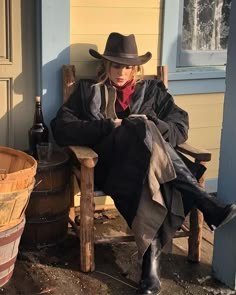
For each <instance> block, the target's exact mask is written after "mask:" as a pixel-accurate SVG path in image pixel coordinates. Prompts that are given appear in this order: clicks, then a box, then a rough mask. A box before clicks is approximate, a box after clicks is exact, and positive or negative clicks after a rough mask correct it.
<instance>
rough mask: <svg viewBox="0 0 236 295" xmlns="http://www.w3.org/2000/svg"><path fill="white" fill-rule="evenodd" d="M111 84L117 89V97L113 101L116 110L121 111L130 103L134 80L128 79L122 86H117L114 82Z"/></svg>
mask: <svg viewBox="0 0 236 295" xmlns="http://www.w3.org/2000/svg"><path fill="white" fill-rule="evenodd" d="M112 85H113V86H114V87H115V88H116V90H117V99H116V103H115V109H116V112H123V111H124V110H126V109H127V107H128V106H129V104H130V101H131V97H132V94H133V93H134V86H135V84H134V81H133V80H131V81H128V82H127V83H125V84H124V85H123V86H118V85H116V84H114V83H112Z"/></svg>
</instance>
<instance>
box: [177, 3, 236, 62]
mask: <svg viewBox="0 0 236 295" xmlns="http://www.w3.org/2000/svg"><path fill="white" fill-rule="evenodd" d="M231 1H232V0H184V2H183V3H184V4H183V19H182V28H181V29H182V33H181V38H180V39H181V40H180V46H179V47H180V52H179V54H180V60H179V65H180V66H181V65H198V64H200V65H205V64H206V65H218V64H219V65H220V64H224V63H225V60H224V59H225V58H226V52H225V51H226V49H227V42H228V35H229V16H230V7H231ZM221 52H222V56H221ZM202 53H203V54H202ZM194 54H198V57H196V56H194ZM207 56H208V57H207ZM209 56H210V58H209Z"/></svg>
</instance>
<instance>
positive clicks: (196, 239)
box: [188, 208, 203, 262]
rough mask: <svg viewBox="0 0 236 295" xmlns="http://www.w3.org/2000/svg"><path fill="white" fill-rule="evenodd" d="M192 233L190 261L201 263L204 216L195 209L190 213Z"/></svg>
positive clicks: (189, 248) (189, 249) (189, 241)
mask: <svg viewBox="0 0 236 295" xmlns="http://www.w3.org/2000/svg"><path fill="white" fill-rule="evenodd" d="M189 222H190V233H189V239H188V260H189V261H191V262H199V261H200V260H201V246H202V229H203V214H202V212H200V211H199V210H198V209H196V208H194V209H192V210H191V212H190V220H189Z"/></svg>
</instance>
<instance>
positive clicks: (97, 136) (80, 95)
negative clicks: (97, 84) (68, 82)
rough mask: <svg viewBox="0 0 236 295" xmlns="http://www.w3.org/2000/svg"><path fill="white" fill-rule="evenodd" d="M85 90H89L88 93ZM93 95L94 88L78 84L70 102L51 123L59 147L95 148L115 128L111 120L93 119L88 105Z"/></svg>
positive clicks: (64, 105) (62, 107)
mask: <svg viewBox="0 0 236 295" xmlns="http://www.w3.org/2000/svg"><path fill="white" fill-rule="evenodd" d="M84 88H88V89H87V91H84ZM92 95H93V89H92V87H89V85H87V86H85V85H84V83H78V85H77V88H76V90H75V91H74V92H73V93H72V94H71V96H70V97H69V99H68V101H67V102H66V103H65V104H63V105H62V106H61V108H60V109H59V110H58V112H57V114H56V117H55V118H54V119H53V120H52V121H51V130H52V134H53V137H54V139H55V141H56V143H57V144H58V145H60V146H67V145H88V146H93V145H94V144H96V143H98V142H99V141H100V140H101V139H102V138H103V137H104V136H106V135H108V134H109V133H110V132H111V131H112V130H113V129H114V128H115V126H114V122H113V121H112V120H111V119H102V118H98V119H96V118H93V116H92V114H91V112H90V110H89V104H88V103H87V102H88V100H89V98H90V97H91V96H92ZM85 96H86V97H85Z"/></svg>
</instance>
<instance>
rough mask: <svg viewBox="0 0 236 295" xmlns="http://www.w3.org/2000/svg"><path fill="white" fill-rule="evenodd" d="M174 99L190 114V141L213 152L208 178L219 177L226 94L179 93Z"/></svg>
mask: <svg viewBox="0 0 236 295" xmlns="http://www.w3.org/2000/svg"><path fill="white" fill-rule="evenodd" d="M174 99H175V102H176V104H177V105H179V106H180V107H181V108H183V109H185V110H186V111H187V112H188V114H189V122H190V130H189V143H191V144H192V145H193V146H195V147H200V148H204V149H208V150H209V151H211V152H212V160H211V162H210V163H208V165H207V167H208V169H207V173H206V177H207V179H210V178H216V177H218V168H219V148H220V137H221V128H222V117H223V103H224V94H223V93H211V94H193V95H179V96H175V97H174Z"/></svg>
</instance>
